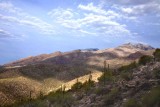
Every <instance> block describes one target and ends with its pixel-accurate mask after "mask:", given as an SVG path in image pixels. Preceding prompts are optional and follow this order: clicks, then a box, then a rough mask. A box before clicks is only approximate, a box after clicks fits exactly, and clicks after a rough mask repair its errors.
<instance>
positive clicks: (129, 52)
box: [4, 43, 154, 66]
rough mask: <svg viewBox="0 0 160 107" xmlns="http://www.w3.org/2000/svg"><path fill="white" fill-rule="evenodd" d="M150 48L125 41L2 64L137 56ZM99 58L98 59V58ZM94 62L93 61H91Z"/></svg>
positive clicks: (23, 64) (147, 51) (13, 64)
mask: <svg viewBox="0 0 160 107" xmlns="http://www.w3.org/2000/svg"><path fill="white" fill-rule="evenodd" d="M150 50H154V48H153V47H152V46H149V45H144V44H141V43H137V44H133V43H127V44H123V45H121V46H119V47H116V48H110V49H104V50H99V49H97V48H89V49H78V50H74V51H71V52H64V53H63V52H60V51H57V52H55V53H51V54H41V55H38V56H30V57H27V58H24V59H20V60H17V61H15V62H11V63H8V64H5V65H4V66H26V65H28V64H40V63H43V64H44V63H53V64H56V63H65V62H66V63H68V62H69V63H72V62H73V61H76V59H77V61H80V60H81V61H83V60H85V61H86V60H87V62H91V61H92V60H100V59H101V58H103V61H104V60H110V59H115V58H127V57H128V58H135V59H136V58H139V57H140V56H142V55H143V54H149V52H150ZM99 58H100V59H99ZM93 62H95V61H93Z"/></svg>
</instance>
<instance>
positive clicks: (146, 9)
mask: <svg viewBox="0 0 160 107" xmlns="http://www.w3.org/2000/svg"><path fill="white" fill-rule="evenodd" d="M122 11H123V12H124V13H127V14H131V15H144V14H150V13H153V14H160V4H157V3H155V2H152V3H147V4H141V5H136V6H132V7H126V8H125V7H123V8H122Z"/></svg>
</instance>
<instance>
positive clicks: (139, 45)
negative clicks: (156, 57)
mask: <svg viewBox="0 0 160 107" xmlns="http://www.w3.org/2000/svg"><path fill="white" fill-rule="evenodd" d="M119 47H121V48H130V49H132V48H135V49H140V50H152V49H154V48H153V47H152V46H150V45H146V44H142V43H126V44H123V45H121V46H119Z"/></svg>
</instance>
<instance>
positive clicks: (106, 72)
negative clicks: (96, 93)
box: [98, 61, 113, 85]
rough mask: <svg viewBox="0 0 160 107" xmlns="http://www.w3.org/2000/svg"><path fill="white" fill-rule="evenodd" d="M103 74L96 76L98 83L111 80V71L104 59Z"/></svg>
mask: <svg viewBox="0 0 160 107" xmlns="http://www.w3.org/2000/svg"><path fill="white" fill-rule="evenodd" d="M103 70H104V71H103V74H102V76H101V77H99V78H98V80H99V82H100V83H103V84H104V85H105V84H106V82H107V81H111V80H112V79H113V78H112V71H111V70H110V69H109V64H108V68H106V61H104V69H103Z"/></svg>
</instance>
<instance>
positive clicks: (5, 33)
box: [0, 29, 16, 39]
mask: <svg viewBox="0 0 160 107" xmlns="http://www.w3.org/2000/svg"><path fill="white" fill-rule="evenodd" d="M4 38H16V36H15V35H13V34H11V33H10V32H9V31H6V30H4V29H0V39H4Z"/></svg>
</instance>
